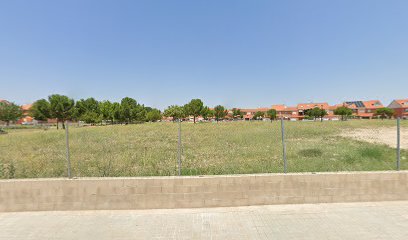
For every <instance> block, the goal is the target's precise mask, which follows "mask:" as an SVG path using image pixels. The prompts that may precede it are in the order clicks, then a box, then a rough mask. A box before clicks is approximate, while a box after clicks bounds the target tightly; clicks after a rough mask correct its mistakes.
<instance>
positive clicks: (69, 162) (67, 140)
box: [65, 121, 72, 178]
mask: <svg viewBox="0 0 408 240" xmlns="http://www.w3.org/2000/svg"><path fill="white" fill-rule="evenodd" d="M65 144H66V150H67V168H68V178H72V175H71V160H70V156H69V131H68V121H66V122H65Z"/></svg>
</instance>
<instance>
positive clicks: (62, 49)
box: [0, 0, 408, 108]
mask: <svg viewBox="0 0 408 240" xmlns="http://www.w3.org/2000/svg"><path fill="white" fill-rule="evenodd" d="M407 13H408V1H406V0H389V1H387V0H365V1H363V0H360V1H358V0H331V1H327V0H321V1H316V0H307V1H305V0H297V1H295V0H288V1H274V0H266V1H261V0H256V1H249V0H224V1H223V0H213V1H212V0H206V1H191V0H183V1H181V0H172V1H169V0H154V1H151V0H146V1H141V0H140V1H120V0H119V1H114V0H111V1H103V0H95V1H90V0H66V1H55V0H50V1H41V0H38V1H32V0H28V1H20V0H12V1H6V0H4V1H0V31H1V32H0V98H5V99H9V100H11V101H14V102H16V103H19V104H24V103H30V102H32V101H34V100H36V99H39V98H44V97H47V96H48V95H49V94H52V93H60V94H67V95H69V96H71V97H73V98H75V99H79V98H86V97H90V96H93V97H96V98H97V99H99V100H102V99H109V100H120V99H121V98H122V97H125V96H129V97H133V98H135V99H136V100H137V101H138V102H141V103H144V104H146V105H150V106H153V107H158V108H164V107H166V106H168V105H170V104H184V103H186V102H187V101H188V100H190V99H191V98H201V99H203V101H204V102H205V104H207V105H209V106H214V105H216V104H223V105H226V106H228V107H234V106H235V107H261V106H262V107H263V106H270V105H271V104H279V103H284V104H288V105H292V104H295V103H298V102H309V101H328V102H329V103H331V104H335V103H338V102H341V101H344V100H360V99H363V100H364V99H380V100H383V102H384V104H388V103H389V102H390V101H391V100H392V99H394V98H406V97H408V92H407V89H408V14H407Z"/></svg>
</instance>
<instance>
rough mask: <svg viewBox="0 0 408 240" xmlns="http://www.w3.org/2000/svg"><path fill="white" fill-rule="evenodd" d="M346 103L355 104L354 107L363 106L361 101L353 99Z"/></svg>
mask: <svg viewBox="0 0 408 240" xmlns="http://www.w3.org/2000/svg"><path fill="white" fill-rule="evenodd" d="M346 103H347V104H348V105H352V104H354V105H356V107H364V103H363V102H362V101H353V102H346Z"/></svg>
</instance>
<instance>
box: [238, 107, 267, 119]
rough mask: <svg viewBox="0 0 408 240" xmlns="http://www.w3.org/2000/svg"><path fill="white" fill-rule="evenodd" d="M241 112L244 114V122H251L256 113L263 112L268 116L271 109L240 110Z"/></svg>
mask: <svg viewBox="0 0 408 240" xmlns="http://www.w3.org/2000/svg"><path fill="white" fill-rule="evenodd" d="M239 109H240V110H241V112H242V113H243V114H244V117H243V118H244V120H251V119H252V118H253V117H254V115H255V113H256V112H263V113H265V114H266V112H267V111H268V110H269V109H270V108H239Z"/></svg>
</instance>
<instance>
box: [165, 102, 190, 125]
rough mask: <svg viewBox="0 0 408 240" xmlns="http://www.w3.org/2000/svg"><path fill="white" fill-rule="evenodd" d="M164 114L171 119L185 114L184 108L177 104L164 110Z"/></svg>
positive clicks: (179, 117)
mask: <svg viewBox="0 0 408 240" xmlns="http://www.w3.org/2000/svg"><path fill="white" fill-rule="evenodd" d="M163 115H164V116H166V117H172V118H173V121H176V120H177V119H182V118H184V117H185V116H186V113H185V111H184V108H183V107H181V106H178V105H171V106H169V107H168V108H167V109H166V110H164V114H163Z"/></svg>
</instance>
